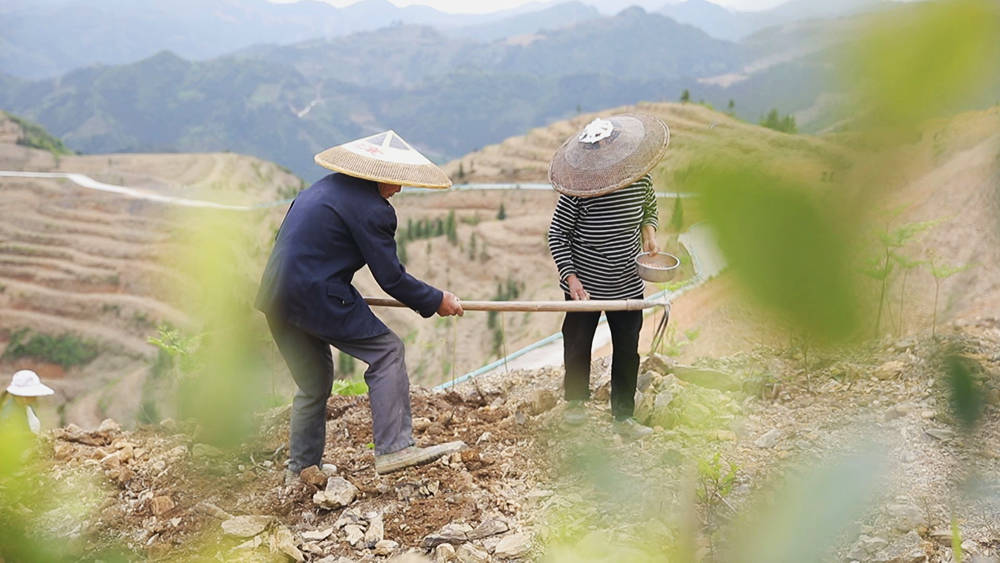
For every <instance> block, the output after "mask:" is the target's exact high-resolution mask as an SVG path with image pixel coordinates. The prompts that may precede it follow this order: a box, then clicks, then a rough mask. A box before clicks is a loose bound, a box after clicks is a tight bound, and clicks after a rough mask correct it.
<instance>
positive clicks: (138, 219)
mask: <svg viewBox="0 0 1000 563" xmlns="http://www.w3.org/2000/svg"><path fill="white" fill-rule="evenodd" d="M0 133H3V135H0V139H2V140H3V141H6V142H4V143H0V169H4V170H12V169H13V170H66V171H73V172H82V173H85V174H90V175H92V176H93V177H94V178H95V179H99V180H103V181H106V182H109V183H111V182H114V183H122V184H128V185H130V186H134V187H139V188H141V189H144V190H148V191H150V192H155V193H160V194H178V195H184V196H185V197H197V198H206V199H207V198H211V199H213V200H216V201H239V202H242V203H255V202H260V201H270V200H273V199H275V198H278V197H280V196H281V194H293V193H294V192H295V190H297V189H299V187H300V185H301V184H300V180H299V179H298V178H296V177H295V176H293V175H291V174H289V173H288V172H286V171H283V170H281V169H279V168H278V167H277V166H275V165H273V164H270V163H266V162H263V161H259V160H256V159H252V158H249V157H243V156H238V155H230V154H221V155H213V154H209V155H181V154H171V155H113V156H61V157H59V156H56V155H53V154H50V153H48V152H46V151H40V150H36V149H31V148H28V147H23V146H19V145H17V144H14V143H12V142H11V141H16V138H17V135H16V131H14V130H13V128H12V127H11V122H9V121H7V122H5V123H3V124H0ZM171 211H172V210H171V209H170V208H169V207H168V206H165V205H163V204H160V203H155V202H149V201H143V200H139V199H133V198H125V197H121V196H118V195H115V194H106V193H101V192H95V191H92V190H87V189H84V188H81V187H78V186H76V185H74V184H72V183H71V182H68V181H65V180H57V179H34V178H32V179H22V178H3V179H0V346H4V347H6V346H7V344H9V342H10V338H11V336H12V335H14V334H15V333H18V332H20V333H24V336H22V337H21V338H22V340H24V339H28V338H31V337H32V336H37V335H44V336H49V337H52V338H54V339H59V338H60V337H62V340H61V342H62V343H63V344H64V345H65V346H68V347H70V348H73V347H76V348H81V347H86V346H92V347H96V350H98V351H99V353H98V354H97V357H96V358H95V359H94V360H93V361H91V362H89V363H87V364H86V365H82V366H76V365H60V363H59V362H57V361H45V360H46V358H44V357H43V358H38V357H22V358H12V357H11V354H7V356H6V357H4V358H3V359H2V360H0V372H2V373H4V374H9V373H10V372H11V371H13V370H15V369H19V368H32V369H35V370H36V371H38V372H39V373H40V374H41V375H42V377H43V378H44V379H45V380H46V381H47V382H50V383H51V384H52V386H53V387H54V388H55V389H56V390H57V396H56V397H55V399H54V400H51V401H47V402H46V407H45V412H44V415H45V416H43V419H44V420H46V422H47V423H50V424H58V423H65V422H75V423H77V424H82V425H92V424H96V423H97V422H99V421H100V420H101V419H102V418H104V417H106V416H113V417H115V418H118V419H120V420H135V418H136V415H137V410H138V408H139V404H140V401H138V400H136V399H137V398H138V397H139V396H140V395H141V394H142V391H143V387H144V385H145V384H146V379H147V377H148V374H149V373H150V370H151V366H152V364H153V362H154V360H155V359H156V355H157V349H156V348H155V347H154V346H153V345H151V344H150V343H149V342H148V338H149V337H150V336H153V335H155V334H156V333H157V327H158V326H160V325H170V326H175V327H181V328H184V327H189V326H190V321H189V319H188V317H187V315H186V314H185V312H184V311H183V310H182V309H183V307H181V306H179V305H177V304H176V303H172V298H171V296H175V295H177V294H178V293H179V290H182V289H184V288H186V287H190V286H191V285H192V284H196V283H197V281H196V280H191V279H187V278H185V276H184V275H182V274H181V273H179V271H178V269H177V268H176V267H174V265H173V264H172V263H171V257H172V256H174V255H175V254H176V253H177V252H178V251H180V250H181V246H180V245H181V244H182V243H181V242H180V239H179V237H178V236H177V235H178V234H179V230H180V229H183V228H184V226H185V225H184V223H183V220H182V219H181V218H180V217H178V216H176V215H175V214H172V213H171ZM275 213H276V212H274V211H271V212H267V211H261V212H258V213H248V214H246V215H247V218H248V219H250V220H253V221H257V222H260V223H261V224H262V225H268V226H270V225H271V223H273V222H274V221H276V220H280V216H279V217H278V219H273V218H272V217H273V216H274V215H275ZM271 229H272V230H271V232H272V233H273V226H272V227H271ZM266 230H267V229H266V228H264V229H261V233H264V232H265V231H266ZM263 238H266V237H263ZM25 330H27V333H25ZM50 348H51V347H50ZM47 353H50V354H53V355H55V354H56V352H55V351H53V350H51V349H50V350H49V352H47ZM5 377H6V376H5ZM122 398H129V399H130V400H121V399H122Z"/></svg>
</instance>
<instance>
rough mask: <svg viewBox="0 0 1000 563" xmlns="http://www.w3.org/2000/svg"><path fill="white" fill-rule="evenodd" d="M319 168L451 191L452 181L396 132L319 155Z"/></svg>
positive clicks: (368, 138) (360, 176) (384, 133)
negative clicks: (449, 189)
mask: <svg viewBox="0 0 1000 563" xmlns="http://www.w3.org/2000/svg"><path fill="white" fill-rule="evenodd" d="M315 160H316V164H319V165H320V166H322V167H323V168H328V169H330V170H333V171H336V172H343V173H344V174H347V175H348V176H354V177H356V178H364V179H365V180H371V181H373V182H383V183H386V184H396V185H400V186H413V187H417V188H437V189H447V188H450V187H451V180H450V179H449V178H448V175H447V174H445V173H444V170H441V169H440V168H438V167H437V166H436V165H435V164H434V163H433V162H431V161H430V160H428V159H427V157H425V156H424V155H422V154H420V152H419V151H417V150H416V149H414V148H413V147H411V146H410V144H409V143H407V142H406V141H404V140H403V138H402V137H400V136H399V135H397V134H396V132H395V131H385V132H383V133H379V134H377V135H372V136H371V137H365V138H363V139H358V140H356V141H351V142H349V143H344V144H343V145H340V146H336V147H333V148H332V149H327V150H325V151H323V152H321V153H319V154H317V155H316V158H315Z"/></svg>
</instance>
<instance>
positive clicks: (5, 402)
mask: <svg viewBox="0 0 1000 563" xmlns="http://www.w3.org/2000/svg"><path fill="white" fill-rule="evenodd" d="M53 393H55V391H53V390H52V389H51V388H49V387H48V386H46V385H44V384H43V383H42V381H41V379H39V378H38V374H37V373H35V372H33V371H31V370H27V369H24V370H21V371H19V372H17V373H15V374H14V377H12V378H11V380H10V385H8V386H7V389H6V390H4V392H3V393H2V394H0V420H4V421H6V420H8V419H10V418H13V419H20V420H23V422H24V424H23V427H24V428H25V429H27V430H30V431H31V432H33V433H34V434H38V433H39V432H41V430H42V423H41V421H40V420H38V416H37V415H35V410H34V409H33V408H32V407H33V406H34V404H35V402H36V401H37V400H38V397H45V396H47V395H51V394H53Z"/></svg>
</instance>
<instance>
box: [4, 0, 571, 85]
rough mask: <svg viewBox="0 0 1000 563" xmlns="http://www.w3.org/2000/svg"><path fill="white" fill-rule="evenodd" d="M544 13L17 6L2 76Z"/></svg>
mask: <svg viewBox="0 0 1000 563" xmlns="http://www.w3.org/2000/svg"><path fill="white" fill-rule="evenodd" d="M538 8H539V7H538V6H527V7H523V8H521V9H517V10H502V11H499V12H494V13H490V14H447V13H444V12H440V11H438V10H435V9H433V8H429V7H427V6H406V7H397V6H395V5H393V4H392V3H390V2H388V0H362V1H360V2H357V3H355V4H351V5H350V6H347V7H344V8H335V7H333V6H332V5H330V4H327V3H325V2H322V1H319V0H301V1H298V2H293V3H281V4H276V3H272V2H269V1H268V0H171V1H170V2H148V1H147V2H136V1H134V0H46V1H44V2H38V1H24V0H18V1H16V2H13V3H12V4H11V5H10V6H5V7H4V8H0V29H2V30H3V34H2V37H0V73H6V74H12V75H14V76H20V77H24V78H43V77H50V76H56V75H58V74H62V73H64V72H67V71H69V70H72V69H74V68H78V67H82V66H87V65H92V64H95V63H103V64H122V63H129V62H134V61H137V60H140V59H143V58H146V57H149V56H151V55H153V54H155V53H157V52H159V51H163V50H170V51H173V52H175V53H178V54H179V55H181V56H182V57H184V58H189V59H206V58H210V57H217V56H219V55H222V54H224V53H228V52H232V51H235V50H237V49H241V48H245V47H248V46H250V45H254V44H259V43H279V44H290V43H295V42H299V41H304V40H307V39H313V38H319V37H332V36H342V35H347V34H349V33H356V32H359V31H366V30H373V29H380V28H385V27H387V26H390V25H394V24H398V23H406V24H421V25H432V26H438V27H441V28H453V27H460V26H469V25H482V24H485V23H487V22H490V21H496V20H504V19H505V18H509V17H513V16H521V17H522V25H525V26H527V25H528V24H527V22H529V21H530V20H531V19H532V16H530V15H528V14H524V13H523V12H524V11H525V10H528V11H529V12H530V11H532V10H534V9H538ZM558 14H562V15H563V16H565V12H563V11H559V10H555V9H551V10H550V11H548V12H547V13H545V14H543V15H541V16H540V17H541V20H540V21H541V22H542V23H541V24H540V25H541V27H551V25H550V24H551V23H553V21H552V19H553V18H554V17H557V15H558ZM506 25H511V24H510V23H508V24H506ZM528 27H530V26H528ZM541 27H539V28H538V29H540V28H541ZM532 31H534V30H532Z"/></svg>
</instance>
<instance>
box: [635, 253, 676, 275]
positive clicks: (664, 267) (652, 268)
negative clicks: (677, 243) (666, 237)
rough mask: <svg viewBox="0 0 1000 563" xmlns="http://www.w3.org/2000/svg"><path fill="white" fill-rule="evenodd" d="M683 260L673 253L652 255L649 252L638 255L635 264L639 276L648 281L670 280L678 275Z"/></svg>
mask: <svg viewBox="0 0 1000 563" xmlns="http://www.w3.org/2000/svg"><path fill="white" fill-rule="evenodd" d="M680 265H681V261H680V259H679V258H677V257H676V256H674V255H673V254H667V253H666V252H659V253H657V254H656V255H655V256H650V255H649V253H648V252H643V253H642V254H640V255H638V256H636V258H635V266H636V269H637V270H638V272H639V277H640V278H642V279H644V280H646V281H648V282H668V281H671V280H673V279H674V278H675V277H676V276H677V271H678V270H680Z"/></svg>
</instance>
